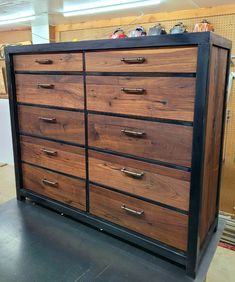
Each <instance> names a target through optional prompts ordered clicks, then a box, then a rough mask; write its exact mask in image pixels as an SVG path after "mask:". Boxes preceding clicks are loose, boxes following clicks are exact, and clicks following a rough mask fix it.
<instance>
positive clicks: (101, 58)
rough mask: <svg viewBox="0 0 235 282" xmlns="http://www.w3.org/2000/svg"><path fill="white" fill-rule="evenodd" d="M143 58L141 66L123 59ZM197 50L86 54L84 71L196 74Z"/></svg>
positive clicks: (142, 50) (98, 52)
mask: <svg viewBox="0 0 235 282" xmlns="http://www.w3.org/2000/svg"><path fill="white" fill-rule="evenodd" d="M136 57H144V58H145V61H144V63H141V64H136V63H135V64H130V63H125V62H123V61H122V59H123V58H136ZM196 63H197V48H196V47H178V48H175V47H174V48H172V47H171V48H157V49H147V48H146V49H134V50H117V51H97V52H87V53H86V70H87V71H98V72H196Z"/></svg>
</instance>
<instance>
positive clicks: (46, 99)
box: [15, 74, 84, 109]
mask: <svg viewBox="0 0 235 282" xmlns="http://www.w3.org/2000/svg"><path fill="white" fill-rule="evenodd" d="M15 80H16V95H17V102H21V103H29V104H39V105H49V106H57V107H65V108H75V109H84V98H83V97H84V91H83V77H82V76H76V75H70V76H69V75H32V74H16V76H15Z"/></svg>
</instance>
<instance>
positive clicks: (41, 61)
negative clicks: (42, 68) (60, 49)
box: [35, 59, 53, 65]
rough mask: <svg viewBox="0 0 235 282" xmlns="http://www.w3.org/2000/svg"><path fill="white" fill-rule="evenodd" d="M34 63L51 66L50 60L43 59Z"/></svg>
mask: <svg viewBox="0 0 235 282" xmlns="http://www.w3.org/2000/svg"><path fill="white" fill-rule="evenodd" d="M35 63H38V64H40V65H51V64H53V61H52V60H49V59H45V60H35Z"/></svg>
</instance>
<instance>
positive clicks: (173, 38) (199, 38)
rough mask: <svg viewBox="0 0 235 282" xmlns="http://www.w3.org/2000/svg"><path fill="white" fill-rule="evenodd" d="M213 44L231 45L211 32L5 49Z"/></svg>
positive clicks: (8, 50)
mask: <svg viewBox="0 0 235 282" xmlns="http://www.w3.org/2000/svg"><path fill="white" fill-rule="evenodd" d="M208 43H210V44H214V45H216V46H219V47H223V48H226V49H231V46H232V43H231V41H230V40H228V39H225V38H223V37H221V36H219V35H217V34H215V33H212V32H196V33H182V34H166V35H160V36H146V37H136V38H123V39H115V40H114V39H102V40H88V41H87V40H85V41H80V42H61V43H50V44H48V43H47V44H36V45H26V46H8V47H6V48H5V54H6V56H7V55H8V54H25V53H44V52H47V53H48V52H72V51H96V50H107V49H122V48H125V49H127V48H144V47H169V46H188V45H198V44H208Z"/></svg>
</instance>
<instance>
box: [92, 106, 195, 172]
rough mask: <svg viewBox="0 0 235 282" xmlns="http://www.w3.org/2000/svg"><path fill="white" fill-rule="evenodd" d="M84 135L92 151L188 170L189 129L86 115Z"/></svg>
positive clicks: (190, 140) (165, 124) (189, 155)
mask: <svg viewBox="0 0 235 282" xmlns="http://www.w3.org/2000/svg"><path fill="white" fill-rule="evenodd" d="M130 110H131V109H130ZM125 129H126V130H131V131H136V132H144V133H145V134H144V135H143V136H142V137H134V136H128V135H126V134H124V133H123V132H122V130H125ZM88 134H89V146H92V147H97V148H102V149H109V150H112V151H117V152H122V153H127V154H131V155H135V156H139V157H144V158H148V159H155V160H160V161H164V162H168V163H172V164H178V165H184V166H188V167H190V166H191V150H192V127H190V126H182V125H175V124H167V123H160V122H149V121H143V120H134V119H128V118H119V117H111V116H105V115H93V114H90V115H89V116H88Z"/></svg>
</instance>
